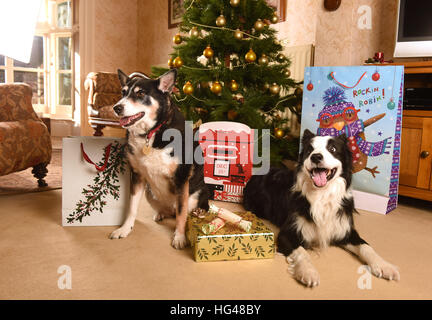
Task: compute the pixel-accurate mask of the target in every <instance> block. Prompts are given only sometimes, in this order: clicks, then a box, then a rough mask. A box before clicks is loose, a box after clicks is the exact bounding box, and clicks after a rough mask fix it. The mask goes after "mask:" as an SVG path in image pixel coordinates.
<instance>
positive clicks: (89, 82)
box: [84, 72, 122, 136]
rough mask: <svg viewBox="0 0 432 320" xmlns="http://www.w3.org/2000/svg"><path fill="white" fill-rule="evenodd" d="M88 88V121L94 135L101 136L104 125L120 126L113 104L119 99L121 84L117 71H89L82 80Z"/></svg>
mask: <svg viewBox="0 0 432 320" xmlns="http://www.w3.org/2000/svg"><path fill="white" fill-rule="evenodd" d="M84 87H85V89H86V90H88V92H89V93H88V107H87V110H88V115H89V123H90V125H91V126H92V128H94V129H95V132H94V134H93V135H94V136H103V132H102V129H103V128H105V127H106V126H110V127H116V128H121V127H120V125H119V121H118V120H119V118H118V117H117V116H116V114H115V113H114V110H113V108H112V107H113V106H114V104H115V103H117V101H119V100H120V99H121V96H122V95H121V85H120V81H119V79H118V75H117V73H111V72H90V73H89V74H88V75H87V78H86V80H85V82H84Z"/></svg>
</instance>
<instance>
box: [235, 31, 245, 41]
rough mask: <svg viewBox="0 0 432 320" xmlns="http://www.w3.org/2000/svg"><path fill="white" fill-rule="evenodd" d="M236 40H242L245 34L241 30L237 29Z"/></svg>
mask: <svg viewBox="0 0 432 320" xmlns="http://www.w3.org/2000/svg"><path fill="white" fill-rule="evenodd" d="M234 38H236V39H237V40H242V39H243V32H241V31H240V29H237V30H236V31H234Z"/></svg>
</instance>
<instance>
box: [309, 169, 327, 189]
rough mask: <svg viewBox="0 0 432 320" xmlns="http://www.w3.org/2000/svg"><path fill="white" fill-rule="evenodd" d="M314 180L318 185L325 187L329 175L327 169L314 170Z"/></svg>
mask: <svg viewBox="0 0 432 320" xmlns="http://www.w3.org/2000/svg"><path fill="white" fill-rule="evenodd" d="M312 179H313V182H314V183H315V185H316V186H317V187H324V186H325V185H326V183H327V175H326V172H325V171H314V172H313V174H312Z"/></svg>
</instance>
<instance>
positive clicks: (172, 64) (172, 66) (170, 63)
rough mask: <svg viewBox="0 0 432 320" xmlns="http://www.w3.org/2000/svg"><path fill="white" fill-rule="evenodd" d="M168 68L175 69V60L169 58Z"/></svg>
mask: <svg viewBox="0 0 432 320" xmlns="http://www.w3.org/2000/svg"><path fill="white" fill-rule="evenodd" d="M168 67H169V68H170V69H171V68H174V62H173V59H172V58H169V60H168Z"/></svg>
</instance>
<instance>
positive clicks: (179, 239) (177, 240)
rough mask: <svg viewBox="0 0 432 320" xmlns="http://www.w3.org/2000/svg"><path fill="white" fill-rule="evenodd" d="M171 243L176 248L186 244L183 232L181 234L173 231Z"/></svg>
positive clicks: (181, 247)
mask: <svg viewBox="0 0 432 320" xmlns="http://www.w3.org/2000/svg"><path fill="white" fill-rule="evenodd" d="M171 245H172V246H173V247H174V248H176V249H177V250H179V249H183V248H184V247H186V245H187V239H186V236H185V235H184V234H181V233H179V232H177V231H175V232H174V238H173V241H172V243H171Z"/></svg>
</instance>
